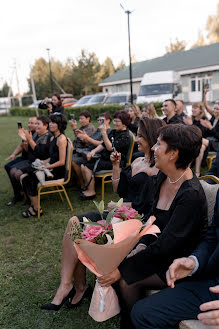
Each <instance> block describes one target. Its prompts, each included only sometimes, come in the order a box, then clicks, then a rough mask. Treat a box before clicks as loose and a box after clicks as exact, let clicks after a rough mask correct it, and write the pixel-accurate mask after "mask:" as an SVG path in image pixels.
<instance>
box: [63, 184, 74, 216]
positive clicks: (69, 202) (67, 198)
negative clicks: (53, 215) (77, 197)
mask: <svg viewBox="0 0 219 329" xmlns="http://www.w3.org/2000/svg"><path fill="white" fill-rule="evenodd" d="M62 188H63V192H64V193H65V197H66V200H67V202H68V205H69V207H70V209H71V211H73V208H72V205H71V201H70V200H69V197H68V194H67V192H66V190H65V187H64V186H62Z"/></svg>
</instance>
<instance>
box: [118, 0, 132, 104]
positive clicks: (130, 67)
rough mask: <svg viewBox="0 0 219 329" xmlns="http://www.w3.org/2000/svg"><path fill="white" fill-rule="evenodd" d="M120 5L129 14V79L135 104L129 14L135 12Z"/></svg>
mask: <svg viewBox="0 0 219 329" xmlns="http://www.w3.org/2000/svg"><path fill="white" fill-rule="evenodd" d="M120 6H121V8H122V9H123V10H124V12H125V13H126V14H127V17H128V43H129V81H130V93H131V104H133V89H132V56H131V41H130V23H129V15H130V14H131V13H132V12H133V10H132V11H130V10H127V9H125V8H124V7H123V5H122V4H121V3H120Z"/></svg>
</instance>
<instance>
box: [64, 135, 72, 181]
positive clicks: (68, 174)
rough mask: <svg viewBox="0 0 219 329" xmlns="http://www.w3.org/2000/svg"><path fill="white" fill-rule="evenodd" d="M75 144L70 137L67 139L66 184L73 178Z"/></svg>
mask: <svg viewBox="0 0 219 329" xmlns="http://www.w3.org/2000/svg"><path fill="white" fill-rule="evenodd" d="M72 152H73V144H72V142H71V140H70V138H69V137H67V149H66V159H65V183H66V184H67V183H68V182H69V180H70V178H71V163H72Z"/></svg>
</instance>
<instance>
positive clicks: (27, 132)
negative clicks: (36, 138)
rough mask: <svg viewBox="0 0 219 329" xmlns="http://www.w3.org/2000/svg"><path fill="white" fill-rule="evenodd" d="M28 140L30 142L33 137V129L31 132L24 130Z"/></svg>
mask: <svg viewBox="0 0 219 329" xmlns="http://www.w3.org/2000/svg"><path fill="white" fill-rule="evenodd" d="M24 133H25V137H26V140H27V141H28V142H29V141H30V140H31V139H33V138H32V133H31V131H30V132H29V131H28V130H24Z"/></svg>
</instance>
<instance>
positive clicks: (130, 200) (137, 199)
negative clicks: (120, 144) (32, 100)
mask: <svg viewBox="0 0 219 329" xmlns="http://www.w3.org/2000/svg"><path fill="white" fill-rule="evenodd" d="M164 125H166V124H165V122H164V121H163V120H160V119H149V118H144V119H142V120H140V121H139V127H138V133H137V138H136V141H137V145H138V150H139V152H142V154H143V155H144V156H143V157H138V158H137V159H135V160H134V161H133V162H132V164H131V165H130V166H128V167H126V168H124V169H123V170H122V171H121V172H120V155H119V157H118V159H116V158H115V156H114V153H112V154H111V161H112V164H113V178H112V182H113V189H114V192H117V193H118V195H119V196H120V197H121V198H123V201H124V203H123V205H126V206H127V207H132V208H134V209H136V210H137V211H138V212H139V214H144V215H146V214H147V213H148V212H149V211H150V209H151V206H152V201H153V198H152V196H153V188H154V186H155V182H156V176H157V173H158V169H157V168H156V167H155V161H154V152H153V151H152V150H151V148H152V146H153V145H154V144H155V143H156V140H157V137H158V130H159V128H161V127H162V126H164ZM150 201H151V202H150ZM115 204H116V203H115V202H110V203H109V205H108V208H109V209H113V208H115Z"/></svg>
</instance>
